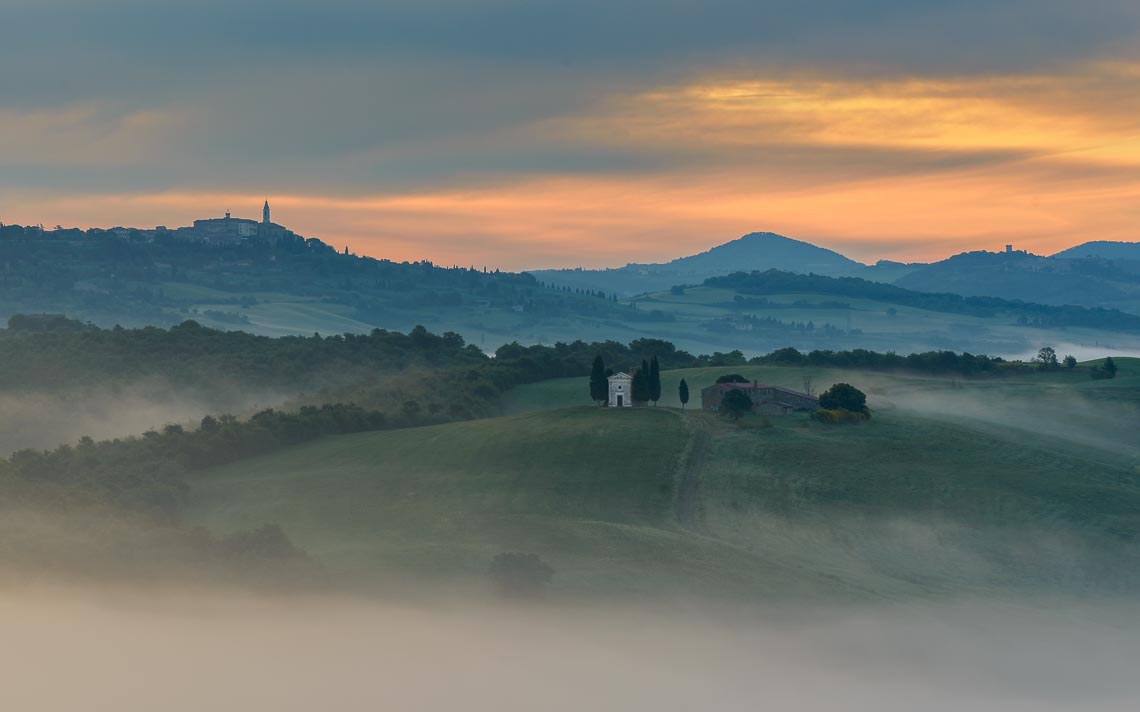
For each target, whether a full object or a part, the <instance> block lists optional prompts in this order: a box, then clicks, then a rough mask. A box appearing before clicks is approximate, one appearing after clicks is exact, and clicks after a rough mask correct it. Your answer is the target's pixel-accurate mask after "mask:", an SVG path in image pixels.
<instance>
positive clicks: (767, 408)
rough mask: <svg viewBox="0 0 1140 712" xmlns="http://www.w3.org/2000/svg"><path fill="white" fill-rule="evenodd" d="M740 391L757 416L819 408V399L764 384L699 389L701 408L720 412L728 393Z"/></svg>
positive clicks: (722, 385) (741, 384) (716, 385)
mask: <svg viewBox="0 0 1140 712" xmlns="http://www.w3.org/2000/svg"><path fill="white" fill-rule="evenodd" d="M734 390H741V391H744V394H745V395H747V396H748V397H749V398H751V399H752V412H753V413H757V414H759V415H787V414H789V413H792V412H795V411H810V410H816V409H818V408H819V399H818V398H816V397H815V396H812V395H809V394H807V393H801V392H800V391H793V390H792V389H790V388H781V387H780V386H770V385H767V384H765V383H757V382H756V381H753V382H752V383H717V384H714V385H711V386H709V387H707V388H702V389H701V407H702V408H704V409H705V410H711V411H717V410H720V403H721V401H722V400H724V396H725V394H726V393H728V392H729V391H734Z"/></svg>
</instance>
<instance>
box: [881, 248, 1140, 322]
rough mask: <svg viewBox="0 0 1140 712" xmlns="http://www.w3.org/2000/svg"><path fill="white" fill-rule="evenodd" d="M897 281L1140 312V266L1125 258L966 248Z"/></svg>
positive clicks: (931, 289)
mask: <svg viewBox="0 0 1140 712" xmlns="http://www.w3.org/2000/svg"><path fill="white" fill-rule="evenodd" d="M1074 249H1077V248H1074ZM895 284H896V285H897V286H900V287H905V288H907V289H913V290H917V291H922V292H952V293H954V294H961V295H963V296H986V297H1000V298H1003V299H1018V300H1021V301H1025V302H1036V303H1039V304H1050V305H1056V306H1062V305H1077V306H1085V307H1093V308H1097V307H1099V308H1115V309H1121V310H1123V311H1129V312H1132V313H1134V314H1135V313H1140V269H1136V268H1135V267H1134V266H1132V265H1130V264H1127V263H1124V262H1121V261H1109V260H1104V259H1095V258H1088V257H1080V258H1078V257H1077V256H1076V255H1072V256H1071V257H1069V258H1064V257H1061V256H1057V257H1041V256H1039V255H1033V254H1029V253H1027V252H966V253H963V254H960V255H955V256H953V257H950V258H948V259H945V260H942V261H940V262H935V263H933V264H929V265H924V266H921V267H918V268H916V269H913V270H912V271H910V272H909V273H907V274H905V275H903V276H902V277H900V278H899V279H897V280H896V281H895Z"/></svg>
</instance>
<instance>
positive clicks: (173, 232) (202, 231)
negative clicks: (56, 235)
mask: <svg viewBox="0 0 1140 712" xmlns="http://www.w3.org/2000/svg"><path fill="white" fill-rule="evenodd" d="M0 227H3V224H2V223H0ZM23 229H24V230H25V231H29V232H32V233H39V234H42V233H43V232H45V231H44V228H43V226H42V225H40V226H35V227H33V226H29V227H26V228H23ZM62 229H63V228H59V227H57V228H56V230H57V231H59V230H62ZM92 232H107V233H112V234H115V235H118V236H119V237H121V238H123V239H132V238H133V239H139V238H143V239H147V240H153V239H155V238H158V237H176V238H183V239H188V240H194V241H197V242H207V243H212V244H216V245H227V244H230V245H232V244H238V243H241V242H242V241H244V240H251V239H255V240H261V241H266V242H279V241H281V240H282V239H286V238H296V239H303V238H301V236H300V235H298V234H297V233H295V232H293V231H292V230H290V229H289V228H287V227H285V226H284V225H278V224H277V223H275V222H273V220H272V213H271V210H270V207H269V201H268V200H266V201H265V205H264V206H262V209H261V220H260V221H258V220H251V219H249V218H235V217H233V215H231V214H230V213H228V212H227V213H226V214H225V215H224V216H223V217H220V218H205V219H202V220H195V221H194V224H193V225H190V226H188V227H178V228H168V227H166V226H165V225H159V226H158V227H155V228H153V229H140V228H133V227H113V228H111V229H109V230H103V231H100V230H93V231H92Z"/></svg>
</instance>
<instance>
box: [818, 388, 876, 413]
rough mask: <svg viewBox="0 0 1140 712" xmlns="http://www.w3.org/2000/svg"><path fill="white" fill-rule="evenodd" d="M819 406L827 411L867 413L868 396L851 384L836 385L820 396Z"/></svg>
mask: <svg viewBox="0 0 1140 712" xmlns="http://www.w3.org/2000/svg"><path fill="white" fill-rule="evenodd" d="M819 406H820V407H821V408H825V409H827V410H849V411H851V412H852V413H866V412H867V394H866V393H864V392H863V391H861V390H859V389H858V388H856V387H855V386H853V385H851V384H850V383H836V384H835V385H834V386H832V387H831V388H828V389H827V390H826V391H824V392H823V393H822V394H820V396H819Z"/></svg>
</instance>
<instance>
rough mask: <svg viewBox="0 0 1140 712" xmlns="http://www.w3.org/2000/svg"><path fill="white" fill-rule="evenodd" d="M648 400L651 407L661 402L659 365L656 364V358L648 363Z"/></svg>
mask: <svg viewBox="0 0 1140 712" xmlns="http://www.w3.org/2000/svg"><path fill="white" fill-rule="evenodd" d="M649 400H651V401H653V405H657V401H659V400H661V364H659V363H657V357H656V356H654V357H653V360H652V361H650V362H649Z"/></svg>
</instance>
